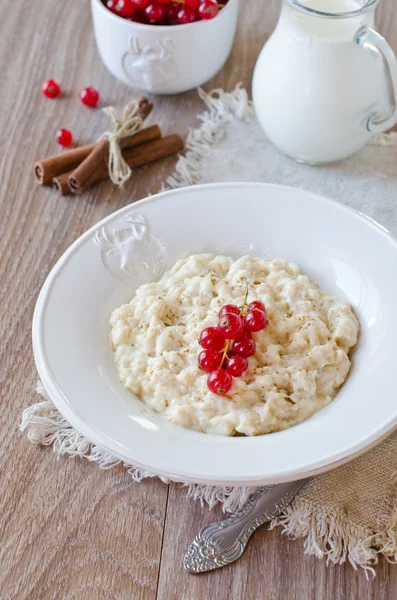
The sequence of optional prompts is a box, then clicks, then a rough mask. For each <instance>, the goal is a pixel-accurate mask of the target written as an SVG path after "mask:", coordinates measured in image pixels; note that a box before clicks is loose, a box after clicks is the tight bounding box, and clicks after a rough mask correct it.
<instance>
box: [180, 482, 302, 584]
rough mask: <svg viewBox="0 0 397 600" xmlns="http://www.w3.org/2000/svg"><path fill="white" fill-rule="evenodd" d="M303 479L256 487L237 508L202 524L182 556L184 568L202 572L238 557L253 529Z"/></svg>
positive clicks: (271, 515)
mask: <svg viewBox="0 0 397 600" xmlns="http://www.w3.org/2000/svg"><path fill="white" fill-rule="evenodd" d="M306 481H307V480H305V479H302V480H300V481H294V482H291V483H281V484H279V485H267V486H264V487H260V488H258V489H257V490H256V491H255V492H254V493H253V494H252V496H251V498H250V499H249V500H248V502H247V504H246V505H245V506H244V508H242V509H241V510H240V511H238V512H236V513H235V514H233V515H231V516H230V517H228V518H227V519H225V520H224V521H216V522H215V523H212V524H211V525H208V526H207V527H204V529H202V530H201V531H200V532H199V533H198V534H197V535H196V537H195V538H194V540H193V542H192V543H191V544H190V546H189V548H188V550H187V552H186V554H185V556H184V559H183V566H184V567H185V569H186V571H188V572H189V573H204V572H205V571H212V570H213V569H218V568H219V567H224V566H225V565H228V564H230V563H232V562H234V561H235V560H238V559H239V558H240V556H241V555H242V554H243V552H244V550H245V547H246V545H247V542H248V540H249V538H250V537H251V535H252V534H253V533H254V531H255V530H256V529H257V528H258V527H260V526H261V525H263V524H264V523H267V522H268V521H271V520H272V519H274V518H275V517H277V516H278V515H279V514H280V513H281V512H282V511H283V510H284V509H285V508H286V507H287V506H288V504H289V503H290V502H291V501H292V499H293V498H294V496H295V495H296V494H297V493H298V491H299V490H300V489H301V487H302V486H303V485H304V484H305V483H306Z"/></svg>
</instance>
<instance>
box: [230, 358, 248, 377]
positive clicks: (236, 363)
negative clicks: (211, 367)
mask: <svg viewBox="0 0 397 600" xmlns="http://www.w3.org/2000/svg"><path fill="white" fill-rule="evenodd" d="M225 369H226V371H227V372H228V373H230V375H232V377H241V375H242V374H243V373H245V371H246V370H247V369H248V360H247V359H246V358H243V357H242V356H231V357H230V358H228V359H227V360H226V362H225Z"/></svg>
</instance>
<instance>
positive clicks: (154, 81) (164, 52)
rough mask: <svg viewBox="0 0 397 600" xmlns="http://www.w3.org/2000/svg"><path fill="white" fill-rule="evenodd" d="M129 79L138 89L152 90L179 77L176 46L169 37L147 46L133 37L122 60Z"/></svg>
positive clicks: (161, 38) (160, 38)
mask: <svg viewBox="0 0 397 600" xmlns="http://www.w3.org/2000/svg"><path fill="white" fill-rule="evenodd" d="M122 67H123V71H124V74H125V76H126V77H127V79H128V80H129V81H130V82H131V83H132V84H133V85H135V86H136V87H144V88H152V87H153V86H159V85H164V84H165V83H167V82H168V81H171V80H173V79H175V78H176V77H177V75H178V65H177V62H176V59H175V44H174V42H173V41H172V40H171V38H169V37H159V38H158V39H157V40H156V41H155V42H154V43H152V44H147V43H144V42H142V41H140V40H139V39H138V38H137V37H136V36H134V35H132V36H131V37H130V38H129V40H128V51H127V52H126V53H125V54H124V56H123V58H122Z"/></svg>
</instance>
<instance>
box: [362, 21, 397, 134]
mask: <svg viewBox="0 0 397 600" xmlns="http://www.w3.org/2000/svg"><path fill="white" fill-rule="evenodd" d="M355 42H356V44H358V45H359V46H362V47H363V48H365V49H366V50H369V51H372V52H373V51H374V49H375V51H378V52H379V54H380V55H381V57H382V59H383V62H384V66H385V77H386V85H387V89H388V93H389V97H390V107H391V112H390V111H388V114H387V115H385V114H383V115H376V114H375V115H371V117H370V118H369V119H368V122H367V128H368V131H371V133H381V132H382V131H386V130H387V129H391V128H392V127H393V126H394V125H395V124H396V123H397V59H396V56H395V54H394V52H393V50H392V49H391V48H390V46H389V44H388V43H387V42H386V40H385V38H384V37H382V36H381V35H380V34H379V33H377V32H376V31H374V30H373V29H371V28H370V27H362V28H361V29H360V30H359V31H358V32H357V34H356V37H355Z"/></svg>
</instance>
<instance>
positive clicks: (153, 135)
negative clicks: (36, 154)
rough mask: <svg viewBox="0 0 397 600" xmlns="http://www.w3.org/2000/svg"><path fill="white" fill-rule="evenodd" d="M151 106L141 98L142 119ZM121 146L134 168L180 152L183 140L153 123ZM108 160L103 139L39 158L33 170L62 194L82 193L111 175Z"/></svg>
mask: <svg viewBox="0 0 397 600" xmlns="http://www.w3.org/2000/svg"><path fill="white" fill-rule="evenodd" d="M152 106H153V105H152V104H150V103H149V102H148V100H147V99H146V98H141V99H140V100H139V113H140V116H141V118H142V120H144V119H146V117H147V116H148V115H149V114H150V112H151V110H152ZM120 147H121V150H122V156H123V158H124V160H125V161H126V162H127V164H128V165H129V167H130V168H131V169H135V168H137V167H142V166H143V165H146V164H149V163H151V162H154V161H156V160H159V159H160V158H165V157H167V156H171V155H172V154H175V153H177V152H179V151H180V150H182V149H183V140H182V138H181V137H180V136H179V135H177V134H173V135H169V136H167V137H162V135H161V130H160V128H159V126H158V125H152V126H151V127H147V128H145V129H141V130H140V131H138V132H137V133H135V134H134V135H131V136H129V137H125V138H123V139H122V140H121V141H120ZM108 160H109V142H108V140H107V139H102V140H100V141H99V142H97V143H96V144H89V145H87V146H80V147H79V148H74V149H73V150H68V151H66V152H63V153H62V154H58V155H56V156H50V157H48V158H44V159H43V160H39V161H38V162H37V163H36V164H35V166H34V173H35V177H36V180H37V182H38V183H39V184H42V185H49V184H52V186H53V187H54V188H55V189H56V190H58V191H59V192H60V193H61V194H62V195H66V194H78V195H80V194H83V193H84V192H85V191H86V190H87V189H88V188H89V187H90V186H91V185H92V184H93V183H94V182H95V181H99V180H100V179H106V178H107V177H109V170H108Z"/></svg>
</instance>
